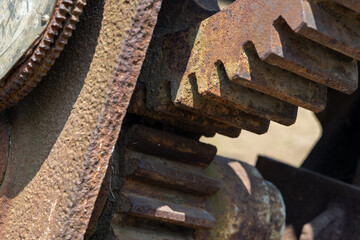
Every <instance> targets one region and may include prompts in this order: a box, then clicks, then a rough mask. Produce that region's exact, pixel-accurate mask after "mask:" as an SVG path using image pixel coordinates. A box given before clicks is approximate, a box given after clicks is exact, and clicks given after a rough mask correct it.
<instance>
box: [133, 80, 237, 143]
mask: <svg viewBox="0 0 360 240" xmlns="http://www.w3.org/2000/svg"><path fill="white" fill-rule="evenodd" d="M145 98H146V97H145V88H144V87H143V86H141V85H140V86H139V85H138V86H137V89H136V90H135V92H134V96H133V98H132V102H131V104H130V106H129V108H128V112H130V113H134V114H137V115H139V116H142V117H146V118H150V119H154V120H156V121H159V122H162V123H167V124H169V125H171V126H174V127H177V128H179V129H183V130H184V131H190V132H194V133H199V134H201V135H204V136H206V137H212V136H214V135H215V132H218V133H220V134H222V135H225V136H228V137H232V138H235V137H238V136H239V134H240V131H241V130H240V129H239V128H235V127H232V126H229V125H226V124H225V123H220V122H217V121H214V120H212V119H207V118H205V117H203V116H199V115H196V114H194V113H192V112H187V111H184V110H182V109H179V108H176V107H175V106H174V104H172V102H171V99H170V98H166V99H167V100H166V102H161V105H160V106H158V107H157V109H160V110H159V111H155V110H151V109H149V108H147V106H146V99H145Z"/></svg>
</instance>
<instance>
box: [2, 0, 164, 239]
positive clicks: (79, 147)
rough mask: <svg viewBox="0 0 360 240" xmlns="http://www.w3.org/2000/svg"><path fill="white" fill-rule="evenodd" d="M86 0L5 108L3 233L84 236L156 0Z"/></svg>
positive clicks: (153, 17)
mask: <svg viewBox="0 0 360 240" xmlns="http://www.w3.org/2000/svg"><path fill="white" fill-rule="evenodd" d="M66 2H67V3H69V4H71V2H72V1H68V0H66ZM75 3H77V4H80V3H81V2H80V1H77V2H74V4H75ZM87 4H88V8H85V14H84V17H83V19H82V21H83V22H82V24H80V25H79V26H78V29H77V31H75V34H74V36H73V41H70V42H71V43H70V42H69V44H68V46H67V49H69V50H68V51H66V49H65V51H64V52H63V54H62V56H60V58H61V59H62V60H61V62H59V63H58V64H56V66H54V67H53V70H52V71H50V72H49V73H48V75H47V76H46V80H47V81H46V82H44V83H43V84H41V85H40V86H38V88H37V89H36V90H35V91H36V92H37V94H33V95H31V96H29V97H28V98H26V99H24V100H23V101H22V102H21V103H20V104H18V105H16V106H15V107H14V108H12V109H11V110H9V115H10V116H11V121H9V122H10V125H11V129H12V131H11V143H10V148H9V160H8V166H7V170H6V176H5V178H4V180H3V183H2V187H1V193H0V196H1V206H2V207H1V211H0V219H1V220H0V222H1V226H0V229H1V233H0V234H1V238H2V239H20V238H25V239H33V238H35V239H42V238H43V239H83V238H84V234H85V231H86V229H87V226H88V223H89V219H90V217H91V214H92V212H93V208H94V205H95V201H96V199H97V196H98V194H99V191H100V187H101V183H102V182H103V179H104V177H105V173H106V172H107V169H108V165H109V160H110V156H111V154H112V149H113V147H114V145H115V142H116V140H117V137H118V134H119V131H120V128H121V126H122V120H123V117H124V115H125V112H126V109H127V107H128V104H129V101H130V98H131V95H132V92H133V90H134V87H135V83H136V80H137V78H138V75H139V73H140V68H141V65H142V62H143V60H144V58H145V53H146V50H147V47H148V44H149V42H150V38H151V35H152V32H153V29H154V26H155V23H156V20H157V14H158V12H159V9H160V4H161V1H158V0H153V1H152V0H151V1H145V0H136V1H131V2H129V1H112V0H109V1H98V0H96V1H95V0H90V1H88V2H87ZM72 11H76V12H78V11H79V9H78V8H76V7H74V8H72ZM74 20H75V19H72V21H74ZM69 26H70V25H69ZM68 33H69V32H68ZM65 34H66V33H65ZM57 39H58V40H59V38H57ZM59 43H61V41H60V40H59ZM60 45H61V44H60ZM55 49H56V44H55ZM79 49H82V51H79ZM54 54H56V51H55V53H54ZM47 56H48V55H47ZM34 136H35V137H34Z"/></svg>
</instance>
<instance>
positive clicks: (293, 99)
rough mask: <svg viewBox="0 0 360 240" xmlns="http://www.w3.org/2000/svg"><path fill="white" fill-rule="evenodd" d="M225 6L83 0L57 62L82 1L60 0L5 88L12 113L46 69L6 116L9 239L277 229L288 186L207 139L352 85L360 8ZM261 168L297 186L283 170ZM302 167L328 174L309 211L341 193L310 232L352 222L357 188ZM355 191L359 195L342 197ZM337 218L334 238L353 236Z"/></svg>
mask: <svg viewBox="0 0 360 240" xmlns="http://www.w3.org/2000/svg"><path fill="white" fill-rule="evenodd" d="M216 2H217V1H213V0H184V1H178V0H164V1H162V0H134V1H127V0H124V1H116V0H88V1H87V5H88V6H87V8H85V14H84V15H83V22H80V26H79V29H78V32H75V33H76V34H75V35H76V36H74V38H72V39H71V40H73V42H71V43H69V45H68V48H65V49H64V52H63V53H64V54H63V55H62V57H63V58H62V59H59V60H58V61H57V63H58V64H57V65H56V66H54V69H53V70H52V71H49V69H50V67H51V66H52V65H53V64H54V61H55V59H56V58H58V57H59V55H60V51H62V50H63V48H64V45H65V44H66V43H67V42H68V38H69V37H70V36H71V35H72V31H73V30H74V29H75V24H76V23H77V22H78V21H79V16H80V14H81V13H82V10H83V7H84V6H85V0H79V1H71V0H62V1H59V2H58V4H57V5H56V10H55V12H54V15H53V18H52V20H51V21H50V23H49V25H48V27H47V29H46V31H45V32H44V35H43V37H42V39H41V40H40V42H39V43H38V45H36V47H35V49H34V51H33V52H32V53H31V55H29V56H28V57H27V58H26V60H25V62H23V63H22V64H21V65H20V66H18V67H17V68H15V69H14V70H13V72H12V73H11V75H9V77H8V78H7V80H6V82H5V85H4V87H3V89H2V90H1V89H0V90H1V92H0V96H1V98H0V99H1V102H2V105H0V108H1V109H2V110H5V109H7V108H9V107H11V106H12V105H14V104H15V103H17V102H18V101H19V100H21V99H22V98H23V97H24V96H25V95H26V94H28V93H29V92H30V91H31V90H32V89H33V88H34V87H35V86H36V85H37V83H38V82H39V81H40V80H41V78H42V77H44V76H45V75H47V76H45V77H46V78H47V79H46V80H47V81H45V82H44V84H43V85H42V86H39V87H38V88H36V89H34V91H35V93H34V94H32V95H31V96H29V97H27V98H26V99H24V100H23V101H22V102H21V103H19V104H18V105H17V106H15V107H13V108H10V109H7V111H5V112H4V113H3V114H2V115H1V116H0V117H1V119H0V133H1V134H0V137H1V138H0V143H3V144H2V146H1V150H3V151H2V152H1V154H0V171H1V172H0V173H1V174H4V177H3V178H0V180H2V182H1V188H0V201H1V206H2V208H1V209H0V236H1V238H4V239H20V238H23V239H33V238H36V239H84V238H85V239H92V240H94V239H137V240H140V239H167V240H170V239H181V240H195V239H196V240H211V239H219V238H220V239H224V240H227V239H267V240H275V239H279V238H280V237H281V235H282V233H283V229H284V224H285V209H284V201H283V199H282V196H281V194H280V192H279V190H278V189H277V188H276V187H275V186H273V185H272V184H271V183H269V182H267V181H266V180H264V178H263V177H262V176H261V175H260V173H259V172H258V170H256V169H255V168H254V167H253V166H249V165H247V164H244V163H241V162H238V161H235V160H231V159H224V158H221V157H216V148H215V147H214V146H211V145H208V144H204V143H201V142H200V141H199V138H200V136H213V135H215V134H216V133H219V134H223V135H226V136H229V137H237V136H238V135H239V134H240V131H241V129H244V130H248V131H251V132H254V133H257V134H263V133H265V132H266V131H267V129H268V127H269V124H270V121H275V122H278V123H281V124H284V125H291V124H293V123H294V122H295V120H296V115H297V107H298V106H300V107H304V108H307V109H310V110H312V111H315V112H319V111H321V110H322V109H324V107H325V104H326V98H327V91H328V87H330V88H333V89H336V90H339V91H341V92H344V93H347V94H350V93H352V92H353V91H355V89H356V88H357V84H358V83H357V81H358V68H357V62H356V60H358V58H359V56H358V55H359V51H358V49H359V47H358V46H357V44H358V41H357V40H358V33H359V31H358V29H359V26H360V24H358V22H359V19H360V18H359V4H357V2H356V1H355V2H354V1H352V0H292V1H290V0H287V1H281V0H271V1H268V0H257V1H248V0H237V1H235V2H234V3H232V4H231V5H229V6H228V7H227V8H225V9H223V10H221V11H220V9H219V8H217V7H216V6H217V4H216ZM352 5H354V8H349V6H352ZM160 7H161V11H160ZM327 23H331V24H328V25H327ZM79 49H81V51H80V50H79ZM60 58H61V57H60ZM290 80H291V81H290ZM68 86H69V91H62V90H63V89H65V88H66V87H68ZM260 159H262V158H260ZM258 166H259V168H260V169H261V170H262V173H264V175H265V176H266V177H268V178H270V179H273V181H274V182H275V183H279V182H280V183H279V184H280V185H279V186H280V187H281V188H282V189H285V190H284V192H285V193H287V191H286V190H287V188H286V186H288V185H286V183H287V181H286V179H283V178H281V176H282V175H281V169H284V168H283V167H281V166H280V167H274V166H268V165H267V162H266V161H265V160H260V161H259V163H258ZM262 166H265V167H262ZM275 166H276V164H275ZM272 168H274V169H280V170H277V173H278V175H281V176H280V177H279V178H277V177H272V175H271V174H273V173H272V172H271V169H272ZM287 169H288V168H287ZM293 172H295V173H299V172H300V177H301V176H306V177H308V181H310V182H311V180H312V179H315V181H320V184H316V185H317V186H318V185H319V186H321V187H324V186H325V187H324V189H323V190H324V192H325V193H326V194H325V195H324V196H325V197H323V198H321V201H320V200H319V201H318V202H320V203H319V205H317V206H315V207H318V206H321V207H323V206H326V204H328V202H327V199H326V197H328V196H331V200H332V201H334V202H335V203H336V205H335V206H332V205H331V206H330V205H329V206H326V207H328V209H329V210H325V211H324V212H323V213H321V212H319V211H320V207H318V209H317V210H316V211H317V212H316V214H317V215H315V216H313V215H307V216H306V217H309V216H310V217H311V218H310V219H306V221H309V222H310V225H311V224H312V225H311V226H315V227H318V228H321V229H320V230H319V229H315V230H316V231H315V235H316V234H317V235H319V234H321V233H322V231H323V229H327V231H328V232H327V234H333V231H334V230H333V229H331V226H332V225H326V224H325V225H324V224H323V223H322V221H321V220H322V219H323V216H331V219H335V218H336V217H339V218H341V219H342V218H347V217H348V215H347V212H348V211H350V210H352V208H353V209H354V212H353V213H352V214H350V217H351V218H350V219H351V220H352V221H353V223H352V225H349V226H351V228H352V227H353V226H355V225H356V224H357V221H358V219H357V218H356V216H358V215H357V214H358V212H359V210H358V208H355V207H354V203H356V200H357V199H358V196H359V193H360V191H359V190H358V189H356V188H352V187H349V186H344V185H343V184H340V183H338V182H334V181H331V180H330V181H329V180H328V179H325V180H324V179H323V178H322V177H318V176H317V175H316V174H313V173H308V172H305V173H302V170H294V169H290V170H288V173H289V174H292V173H293ZM294 175H296V174H293V176H294ZM284 176H285V174H284ZM288 178H289V179H290V178H291V176H289V177H288ZM319 179H320V180H319ZM292 180H293V179H292ZM295 180H296V179H295ZM316 183H319V182H316ZM282 184H285V187H284V186H283V185H282ZM332 186H335V187H336V188H335V190H336V192H335V193H344V196H343V197H344V198H340V200H338V199H337V198H336V196H334V195H336V194H332V193H331V189H332ZM306 187H307V186H303V188H305V189H306ZM342 189H345V191H342ZM290 192H291V191H290ZM305 192H306V191H305ZM329 192H330V193H329ZM299 193H300V195H301V193H303V192H299ZM346 194H349V196H351V198H349V199H350V200H348V202H350V203H351V205H350V207H345V208H342V206H341V204H346V203H347V202H346V201H342V200H344V199H345V198H346V196H347V195H346ZM296 196H297V195H296ZM300 197H301V196H299V197H298V196H297V198H296V199H295V200H294V201H293V202H291V203H293V204H294V205H295V207H296V203H297V202H296V201H299V199H300ZM309 199H310V200H311V197H307V198H305V200H306V201H309ZM224 202H225V203H226V204H223V203H224ZM339 205H340V206H339ZM312 207H313V208H314V206H312ZM344 209H345V210H346V211H344ZM314 213H315V211H314ZM333 222H334V223H335V225H336V226H340V227H341V228H340V227H339V229H340V230H339V231H338V232H337V233H336V234H337V235H336V236H337V237H338V238H337V239H341V236H342V235H341V234H342V233H344V232H345V233H346V234H347V235H344V236H347V239H351V237H352V234H357V231H354V232H351V231H347V230H348V229H347V228H346V226H345V227H344V226H342V224H338V221H335V220H334V221H333ZM301 224H302V225H301ZM303 224H304V223H303V222H301V223H300V224H299V225H301V226H303ZM323 225H324V226H323ZM308 226H309V225H306V226H304V228H305V230H306V231H305V234H307V233H308V231H307V230H308V229H307V227H308ZM297 227H299V226H297ZM350 230H351V229H350ZM336 231H337V229H336ZM349 232H350V233H349ZM325 236H328V235H325Z"/></svg>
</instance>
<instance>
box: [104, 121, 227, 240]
mask: <svg viewBox="0 0 360 240" xmlns="http://www.w3.org/2000/svg"><path fill="white" fill-rule="evenodd" d="M118 146H120V149H121V150H116V151H115V152H114V154H115V155H116V156H115V157H114V159H117V160H118V161H119V164H120V166H119V170H120V172H121V173H120V175H121V176H120V179H121V180H120V181H122V184H121V188H120V190H119V191H120V194H119V197H118V198H117V201H118V203H119V204H118V209H117V210H116V211H115V213H114V214H113V216H112V219H111V222H112V228H113V229H116V230H117V231H121V232H129V231H130V232H131V229H134V228H135V229H138V232H143V231H144V230H146V229H148V231H147V236H148V237H150V236H153V235H156V234H159V233H163V234H164V235H166V234H165V233H166V231H168V229H167V227H168V226H172V227H170V229H171V228H174V227H175V226H176V227H180V228H184V230H185V229H187V230H185V232H186V231H188V232H190V233H191V235H192V234H193V232H194V231H196V230H199V229H210V228H212V227H213V226H214V224H215V219H214V217H213V216H212V215H211V214H209V213H208V211H207V210H206V209H205V201H206V199H207V198H208V197H209V196H212V195H214V194H215V193H216V192H217V191H218V190H219V188H220V186H221V184H220V182H219V180H217V179H216V178H212V177H209V176H206V171H205V168H206V167H207V166H208V165H209V164H210V163H211V161H212V160H213V158H214V156H215V154H216V148H215V147H213V146H211V145H208V144H204V143H200V142H199V141H197V140H194V139H189V138H185V137H182V136H179V135H176V134H174V133H171V132H167V131H164V130H157V129H154V128H150V127H146V126H144V125H139V124H135V125H133V126H132V127H130V128H129V129H128V130H126V131H125V130H124V131H123V132H122V133H121V134H120V137H119V145H118ZM151 149H153V150H152V151H151ZM114 191H115V190H114ZM115 195H116V191H115ZM129 218H130V219H135V220H134V221H135V222H134V223H132V221H131V220H129ZM142 221H145V222H146V224H145V225H144V226H142V225H141V224H139V223H140V222H142ZM164 224H166V225H164ZM124 234H125V233H124ZM113 235H115V236H116V235H118V236H119V237H120V236H121V235H119V233H118V234H116V233H113ZM126 235H127V234H125V236H126ZM141 235H142V234H141ZM191 235H189V236H188V239H193V238H192V237H190V236H191ZM135 236H136V234H135ZM176 236H177V233H174V238H175V237H176ZM145 239H146V238H145Z"/></svg>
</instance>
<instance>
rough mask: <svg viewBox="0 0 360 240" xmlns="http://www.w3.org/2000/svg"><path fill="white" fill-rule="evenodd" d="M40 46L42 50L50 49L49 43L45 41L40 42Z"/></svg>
mask: <svg viewBox="0 0 360 240" xmlns="http://www.w3.org/2000/svg"><path fill="white" fill-rule="evenodd" d="M39 48H40V49H41V51H43V52H46V51H48V50H49V49H50V47H49V45H46V44H44V43H40V45H39Z"/></svg>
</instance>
